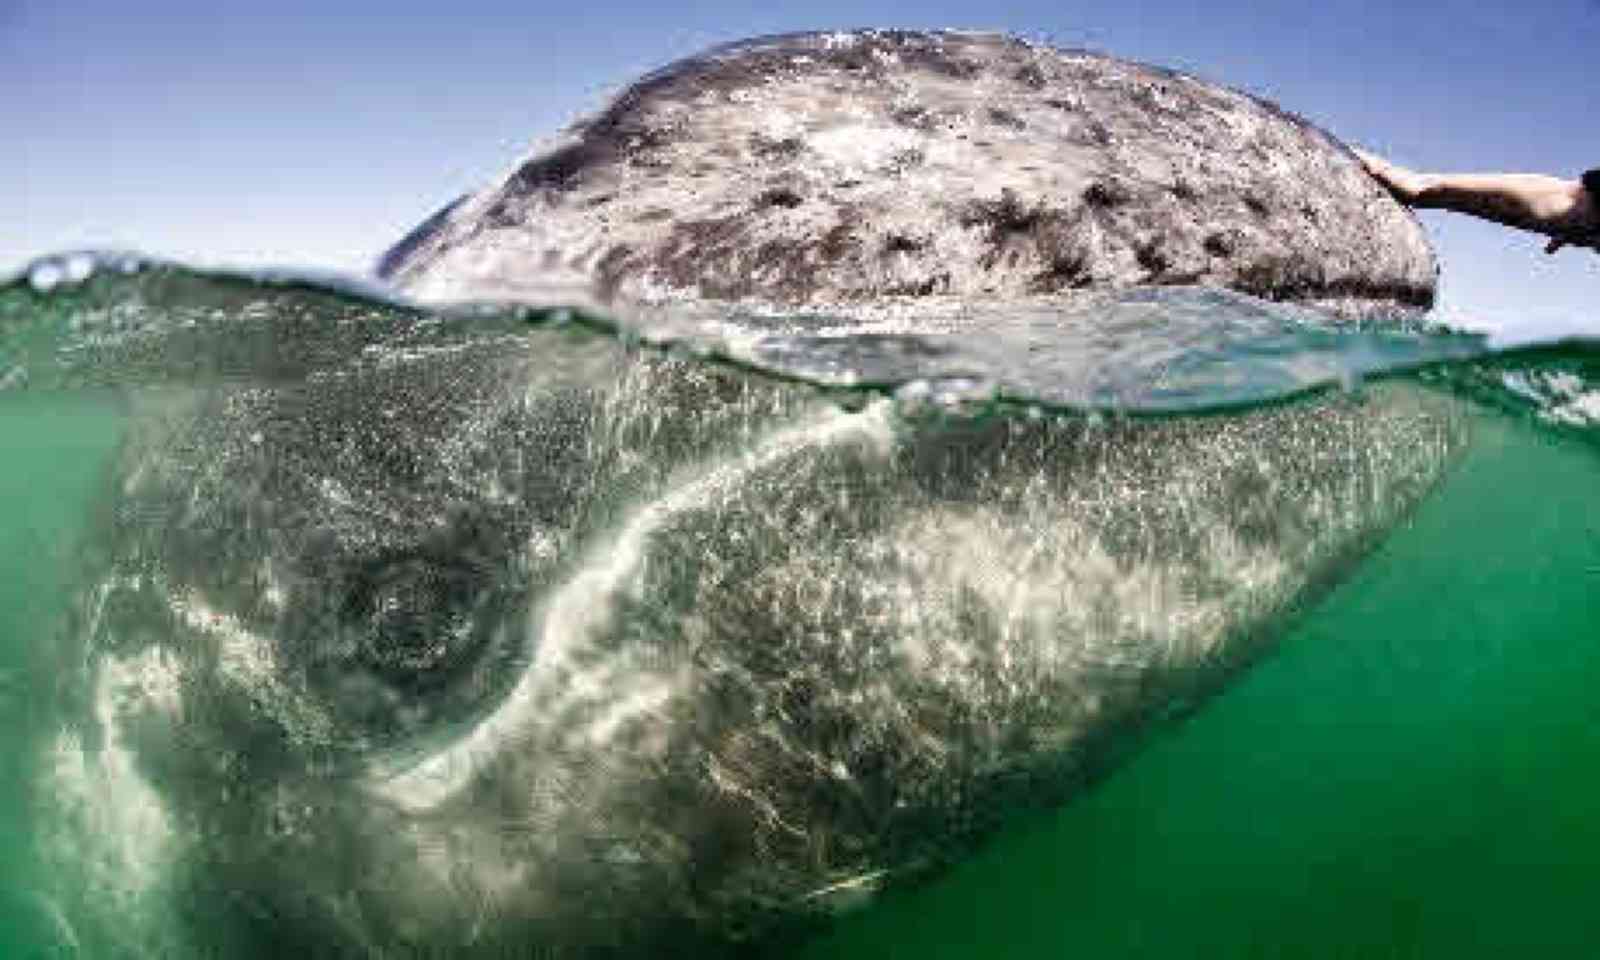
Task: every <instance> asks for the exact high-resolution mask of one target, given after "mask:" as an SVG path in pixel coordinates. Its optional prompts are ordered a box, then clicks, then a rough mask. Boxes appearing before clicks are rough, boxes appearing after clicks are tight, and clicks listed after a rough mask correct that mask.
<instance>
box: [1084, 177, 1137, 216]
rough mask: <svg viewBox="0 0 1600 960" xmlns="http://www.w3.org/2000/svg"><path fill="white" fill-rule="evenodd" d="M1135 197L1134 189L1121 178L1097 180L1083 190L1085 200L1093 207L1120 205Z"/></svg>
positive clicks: (1106, 207)
mask: <svg viewBox="0 0 1600 960" xmlns="http://www.w3.org/2000/svg"><path fill="white" fill-rule="evenodd" d="M1132 199H1133V191H1132V190H1130V189H1129V188H1128V185H1127V184H1125V183H1123V182H1122V181H1120V180H1096V181H1095V182H1094V183H1091V184H1089V186H1088V187H1086V188H1084V191H1083V202H1084V203H1087V204H1088V205H1089V206H1091V207H1098V208H1100V209H1109V208H1111V207H1120V206H1122V205H1123V204H1125V203H1127V202H1128V201H1129V200H1132Z"/></svg>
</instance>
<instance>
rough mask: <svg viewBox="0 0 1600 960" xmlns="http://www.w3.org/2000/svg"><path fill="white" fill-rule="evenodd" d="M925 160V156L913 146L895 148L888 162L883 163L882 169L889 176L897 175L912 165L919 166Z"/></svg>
mask: <svg viewBox="0 0 1600 960" xmlns="http://www.w3.org/2000/svg"><path fill="white" fill-rule="evenodd" d="M926 161H927V156H926V155H925V154H924V153H923V152H922V151H921V150H918V149H917V148H915V147H911V148H908V149H905V150H896V151H895V152H894V154H893V155H892V156H890V157H889V162H888V163H887V164H885V165H884V170H885V172H887V173H888V174H890V175H891V176H898V175H900V174H902V173H905V172H906V171H907V170H910V169H912V168H913V167H920V166H922V164H923V163H925V162H926Z"/></svg>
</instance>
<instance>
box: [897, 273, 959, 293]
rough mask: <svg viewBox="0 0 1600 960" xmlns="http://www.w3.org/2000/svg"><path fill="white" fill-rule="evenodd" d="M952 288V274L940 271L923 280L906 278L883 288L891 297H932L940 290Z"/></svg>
mask: <svg viewBox="0 0 1600 960" xmlns="http://www.w3.org/2000/svg"><path fill="white" fill-rule="evenodd" d="M949 289H950V274H949V273H948V272H945V273H938V274H935V275H933V276H931V277H924V278H923V279H921V280H906V281H904V282H901V283H892V284H889V285H888V286H886V287H884V288H883V293H884V295H885V296H890V297H931V296H933V295H934V294H935V293H938V292H940V291H946V292H948V291H949Z"/></svg>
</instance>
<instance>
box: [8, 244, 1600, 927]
mask: <svg viewBox="0 0 1600 960" xmlns="http://www.w3.org/2000/svg"><path fill="white" fill-rule="evenodd" d="M905 311H920V312H905ZM971 330H981V331H982V332H981V334H973V333H969V332H964V331H971ZM0 450H3V451H4V452H5V456H4V470H3V471H0V502H3V503H4V505H5V509H4V510H3V511H0V544H3V545H4V547H5V549H4V550H3V551H0V627H3V630H0V636H3V637H4V638H5V642H4V645H3V647H0V650H3V653H0V711H3V718H4V720H5V723H4V730H5V731H6V732H5V736H6V738H7V739H6V742H5V744H4V747H5V749H4V751H3V752H0V755H3V756H5V757H6V758H7V759H6V763H7V765H8V767H9V769H8V770H7V771H6V773H5V775H4V776H0V837H3V839H4V840H5V842H6V847H7V851H8V853H7V857H6V859H5V863H4V867H3V871H4V872H3V874H0V939H3V942H4V946H5V949H4V953H5V955H7V956H90V957H100V956H129V957H135V956H151V957H181V956H196V957H200V956H218V955H227V956H272V955H279V954H281V953H282V952H285V951H288V950H301V951H304V952H306V953H308V954H309V955H314V956H321V955H351V956H414V955H419V954H420V955H447V954H458V953H460V954H467V955H481V956H505V955H517V956H526V955H567V954H578V955H587V954H593V953H602V954H618V955H653V956H661V955H695V956H705V955H712V954H717V953H733V954H755V953H759V954H761V955H765V956H797V955H810V956H830V957H837V956H856V955H859V956H867V955H869V954H870V955H875V956H876V955H883V954H889V955H892V956H918V957H922V956H948V957H978V956H985V957H986V956H1008V957H1011V956H1045V955H1049V956H1062V955H1076V956H1086V957H1135V956H1149V957H1182V956H1197V957H1201V956H1205V957H1209V956H1327V957H1339V956H1361V957H1369V956H1401V957H1410V956H1452V957H1459V956H1491V955H1493V956H1503V955H1506V954H1508V953H1511V952H1519V953H1533V954H1536V955H1541V956H1588V955H1592V952H1593V949H1594V947H1595V946H1596V945H1597V944H1600V927H1597V923H1596V919H1595V917H1594V914H1593V911H1592V909H1591V908H1590V907H1589V904H1590V902H1591V901H1592V891H1593V889H1594V880H1593V877H1594V874H1595V868H1596V867H1597V866H1600V830H1597V829H1596V828H1595V826H1594V824H1595V820H1594V816H1593V811H1594V810H1595V809H1596V808H1597V803H1600V773H1596V771H1600V763H1597V761H1600V732H1597V731H1600V724H1597V721H1600V706H1596V702H1597V701H1596V700H1595V698H1594V696H1593V682H1592V678H1593V677H1594V676H1596V675H1597V674H1596V669H1595V668H1596V667H1597V666H1600V347H1596V346H1595V345H1594V344H1593V343H1589V342H1584V341H1564V342H1560V343H1551V344H1539V345H1532V346H1525V347H1519V348H1516V349H1513V350H1501V351H1495V350H1491V349H1490V348H1489V346H1488V344H1487V343H1485V342H1484V341H1483V340H1482V339H1481V338H1478V337H1473V336H1469V335H1463V334H1455V333H1449V332H1443V331H1433V330H1426V329H1397V328H1393V327H1367V328H1349V327H1342V326H1338V325H1334V324H1331V323H1329V322H1327V321H1325V320H1323V319H1322V318H1320V317H1318V316H1317V315H1315V314H1310V313H1307V312H1305V311H1300V310H1295V309H1292V308H1289V307H1286V306H1283V305H1278V304H1269V303H1264V302H1261V301H1256V300H1252V299H1250V298H1246V297H1240V296H1238V295H1233V294H1228V293H1224V292H1221V291H1216V290H1205V289H1195V290H1185V289H1166V290H1142V291H1133V292H1130V293H1125V294H1119V295H1116V296H1107V297H1105V298H1102V299H1100V300H1096V301H1093V302H1088V303H1082V302H1079V303H1074V304H1072V305H1070V306H1068V305H1065V304H1054V305H1052V304H1042V303H1029V304H993V305H987V306H984V307H982V308H974V307H972V306H970V305H944V306H942V307H941V306H938V305H931V306H930V305H928V304H923V305H918V306H916V307H907V308H903V309H902V310H900V311H899V312H897V311H896V310H894V309H882V310H876V311H873V312H870V313H857V314H854V315H850V316H842V315H841V316H799V317H797V316H790V315H784V314H780V313H771V314H757V313H751V312H745V313H739V314H725V315H710V314H704V313H701V314H695V315H690V314H676V315H662V316H649V317H629V318H612V317H605V316H601V315H598V314H596V313H593V312H590V311H585V310H579V309H569V308H563V307H551V308H549V309H543V310H536V309H529V308H516V309H511V308H501V307H495V306H493V305H476V306H464V307H455V308H450V309H426V308H422V307H419V306H416V305H413V304H408V303H404V302H402V301H398V300H395V299H393V298H391V297H389V296H387V295H385V294H383V293H382V292H380V291H374V290H368V289H364V288H362V287H360V286H359V285H355V284H350V283H341V282H328V281H326V280H312V279H306V278H302V277H294V276H268V275H222V274H206V273H201V272H196V271H192V270H187V269H184V268H181V267H178V266H174V265H168V264H160V263H150V262H143V261H140V260H138V259H136V258H124V257H96V256H82V255H80V256H68V257H60V258H49V259H47V260H44V261H41V262H40V263H39V264H38V265H37V266H36V267H35V268H34V269H33V270H32V271H30V273H29V274H27V275H25V276H23V277H19V278H17V279H16V280H14V281H12V282H11V283H9V284H7V285H5V286H4V287H0Z"/></svg>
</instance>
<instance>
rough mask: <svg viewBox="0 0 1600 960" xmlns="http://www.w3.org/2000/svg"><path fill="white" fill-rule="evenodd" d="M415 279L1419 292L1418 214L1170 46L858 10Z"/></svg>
mask: <svg viewBox="0 0 1600 960" xmlns="http://www.w3.org/2000/svg"><path fill="white" fill-rule="evenodd" d="M379 273H380V275H381V276H383V277H385V278H387V279H389V280H390V281H392V282H394V283H396V284H398V285H399V286H401V287H402V288H403V289H405V290H407V291H408V292H410V293H412V294H413V295H416V296H419V297H423V298H446V299H518V298H532V299H536V300H537V299H541V298H544V297H546V296H548V294H547V291H548V290H550V289H552V288H562V287H567V288H571V287H577V288H581V289H587V290H589V291H591V292H592V293H593V295H595V296H597V297H599V298H600V299H602V300H604V301H607V302H622V303H658V302H662V301H667V302H676V301H684V300H692V301H703V300H707V299H712V300H719V301H728V300H732V301H758V302H765V303H774V304H789V305H792V304H807V305H812V306H817V305H827V306H837V305H841V304H852V303H861V302H872V301H878V300H882V299H883V298H885V297H901V298H912V299H915V298H921V297H941V296H949V297H958V298H972V297H982V298H988V299H994V298H1001V299H1014V298H1018V297H1027V296H1039V295H1050V294H1070V293H1072V292H1073V291H1079V290H1084V289H1101V288H1121V287H1127V286H1130V285H1137V284H1166V285H1170V284H1209V285H1215V286H1223V287H1230V288H1233V289H1236V290H1241V291H1244V292H1247V293H1251V294H1254V295H1257V296H1263V297H1268V298H1271V299H1280V300H1293V301H1297V302H1303V303H1314V304H1318V305H1321V306H1324V307H1330V308H1335V309H1338V310H1340V311H1342V312H1344V313H1347V314H1356V315H1362V314H1370V313H1373V312H1383V313H1389V312H1400V313H1406V312H1415V311H1416V310H1417V309H1418V308H1425V307H1427V306H1430V305H1431V304H1432V302H1433V297H1434V290H1435V278H1436V273H1437V270H1436V266H1435V263H1434V259H1433V255H1432V252H1431V250H1430V248H1429V246H1428V244H1427V241H1426V239H1425V238H1424V236H1423V234H1422V231H1421V229H1420V228H1419V226H1418V225H1417V223H1416V221H1415V219H1414V218H1413V217H1412V216H1411V215H1410V214H1409V213H1408V212H1407V211H1405V210H1404V209H1403V208H1402V207H1400V206H1399V205H1398V204H1396V203H1395V202H1394V201H1393V200H1392V199H1390V198H1389V197H1388V195H1387V194H1385V193H1384V192H1383V191H1382V190H1380V189H1379V188H1378V187H1377V186H1376V185H1374V183H1373V182H1372V180H1371V178H1370V177H1368V176H1367V175H1366V173H1365V172H1364V171H1363V170H1362V169H1361V167H1360V165H1359V164H1358V163H1357V162H1356V160H1355V158H1354V157H1353V155H1352V154H1351V153H1350V152H1349V151H1348V150H1347V149H1346V148H1345V147H1344V146H1343V145H1341V144H1340V143H1338V141H1336V140H1335V139H1334V138H1332V137H1331V136H1329V135H1328V134H1327V133H1325V132H1323V131H1321V130H1320V129H1318V128H1316V127H1315V126H1313V125H1312V124H1310V123H1308V122H1306V121H1305V120H1303V119H1301V118H1299V117H1296V116H1293V115H1291V114H1288V113H1285V112H1284V111H1282V110H1280V109H1278V108H1277V107H1276V106H1274V105H1273V104H1270V103H1266V102H1264V101H1261V100H1258V99H1256V98H1253V97H1250V96H1248V95H1245V94H1242V93H1238V92H1236V91H1232V90H1228V89H1226V88H1223V87H1219V86H1217V85H1214V84H1210V83H1206V82H1203V81H1201V80H1198V79H1195V78H1193V77H1189V76H1186V75H1183V74H1180V73H1176V72H1173V71H1169V70H1163V69H1159V68H1155V67H1149V66H1143V65H1139V64H1135V63H1130V62H1127V61H1123V60H1118V59H1115V58H1112V57H1107V56H1102V55H1098V54H1092V53H1086V52H1081V51H1061V50H1056V49H1053V48H1050V47H1047V46H1043V45H1039V44H1035V43H1029V42H1026V41H1022V40H1017V39H1013V38H1009V37H1003V36H997V35H985V34H965V33H920V32H908V31H858V32H845V33H811V34H794V35H786V36H778V37H768V38H762V39H756V40H751V41H746V42H743V43H737V44H732V45H729V46H725V47H721V48H717V49H713V50H711V51H708V52H706V53H704V54H701V55H699V56H695V57H690V58H688V59H686V60H683V61H680V62H678V63H675V64H672V65H671V66H668V67H666V68H663V69H661V70H658V71H656V72H655V73H652V74H650V75H648V76H646V77H644V78H643V79H641V80H639V81H638V82H636V83H634V84H633V85H631V86H629V87H628V88H626V89H625V90H623V91H622V92H621V93H620V94H619V95H618V96H617V97H616V98H615V99H614V100H613V101H612V102H611V103H610V104H609V105H608V106H607V107H605V108H604V109H603V110H601V111H600V112H599V113H598V114H596V115H595V116H593V117H591V118H589V119H587V120H583V121H580V122H579V123H577V124H575V125H574V126H573V128H572V129H571V130H570V131H568V134H567V137H566V139H565V141H564V142H562V143H560V144H559V145H557V146H555V147H553V148H551V149H548V150H545V151H542V152H539V153H536V154H535V155H533V156H532V157H530V158H529V159H528V160H527V161H526V162H524V163H522V164H520V165H519V166H518V167H517V168H516V169H514V170H513V171H512V172H511V173H510V174H509V175H508V176H507V177H506V178H505V179H504V180H503V181H502V182H500V183H498V184H496V185H494V186H492V187H490V188H488V189H486V190H484V191H482V192H480V193H478V194H475V195H473V196H470V197H467V198H463V199H462V200H460V201H457V202H456V203H455V204H452V205H451V206H450V207H447V208H446V209H444V210H442V211H440V212H439V213H438V214H436V215H435V216H434V217H432V218H430V219H429V220H428V221H427V222H425V223H424V224H422V225H421V226H419V227H418V228H417V229H416V230H415V231H413V233H412V234H411V235H410V236H408V237H407V238H406V239H405V240H403V241H402V242H401V243H400V244H398V245H397V246H396V247H395V248H394V249H393V250H391V251H390V252H389V253H388V254H387V255H385V257H383V258H382V260H381V261H380V263H379Z"/></svg>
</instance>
